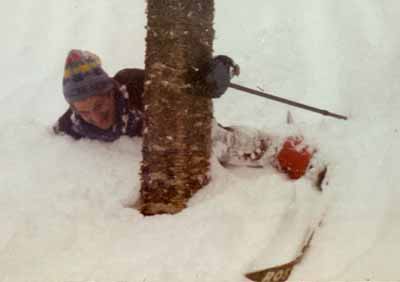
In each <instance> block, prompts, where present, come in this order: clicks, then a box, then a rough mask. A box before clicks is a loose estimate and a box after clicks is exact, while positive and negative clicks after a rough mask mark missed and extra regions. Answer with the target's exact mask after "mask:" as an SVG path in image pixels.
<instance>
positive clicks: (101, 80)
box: [63, 50, 114, 104]
mask: <svg viewBox="0 0 400 282" xmlns="http://www.w3.org/2000/svg"><path fill="white" fill-rule="evenodd" d="M113 87H114V84H113V80H112V79H111V78H110V77H109V76H108V75H107V73H106V72H105V71H104V70H103V69H102V67H101V61H100V58H99V57H98V56H97V55H95V54H93V53H90V52H88V51H82V50H71V51H70V52H69V53H68V56H67V59H66V60H65V70H64V79H63V92H64V97H65V99H66V100H67V102H68V103H70V104H71V103H72V102H75V101H78V100H82V99H85V98H88V97H90V96H94V95H98V94H99V93H107V91H108V90H111V89H112V88H113Z"/></svg>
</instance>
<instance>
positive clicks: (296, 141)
mask: <svg viewBox="0 0 400 282" xmlns="http://www.w3.org/2000/svg"><path fill="white" fill-rule="evenodd" d="M302 142H303V138H300V137H289V138H288V139H286V141H285V143H284V144H283V146H282V149H281V150H280V151H279V152H278V155H277V157H276V158H277V160H278V163H279V168H280V169H281V170H282V171H283V172H285V173H286V174H287V175H288V176H289V178H291V179H298V178H300V177H302V176H303V175H304V174H305V172H306V170H307V167H308V164H309V163H310V160H311V158H312V155H313V153H312V152H310V150H309V148H308V146H301V143H302Z"/></svg>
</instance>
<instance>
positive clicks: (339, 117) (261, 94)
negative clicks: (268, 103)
mask: <svg viewBox="0 0 400 282" xmlns="http://www.w3.org/2000/svg"><path fill="white" fill-rule="evenodd" d="M229 87H231V88H234V89H237V90H240V91H243V92H247V93H250V94H253V95H257V96H261V97H264V98H267V99H270V100H274V101H278V102H281V103H284V104H288V105H291V106H294V107H298V108H302V109H305V110H308V111H311V112H315V113H319V114H322V115H324V116H331V117H334V118H337V119H344V120H347V119H348V118H347V117H346V116H343V115H339V114H335V113H331V112H328V111H327V110H322V109H319V108H315V107H311V106H308V105H305V104H302V103H299V102H295V101H291V100H288V99H285V98H281V97H277V96H275V95H272V94H268V93H265V92H261V91H258V90H254V89H251V88H247V87H244V86H241V85H239V84H235V83H229Z"/></svg>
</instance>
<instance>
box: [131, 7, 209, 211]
mask: <svg viewBox="0 0 400 282" xmlns="http://www.w3.org/2000/svg"><path fill="white" fill-rule="evenodd" d="M213 17H214V1H213V0H148V1H147V20H148V25H147V38H146V59H145V72H146V79H145V90H144V105H145V119H144V126H145V127H144V128H145V129H144V133H143V151H142V154H143V162H142V167H141V181H142V182H141V191H140V201H139V202H140V204H139V206H138V208H139V209H140V211H141V212H142V213H143V214H145V215H154V214H161V213H171V214H173V213H177V212H179V211H181V210H182V209H184V208H185V207H186V203H187V201H188V200H189V199H190V197H191V196H192V195H193V194H194V193H195V192H196V191H198V190H199V189H200V188H201V187H202V186H204V185H205V184H207V183H208V182H209V157H210V152H211V120H212V101H211V99H210V98H205V97H204V96H202V92H204V91H207V90H206V88H205V87H202V85H201V83H198V69H199V68H200V67H201V66H203V65H204V64H206V63H207V62H208V61H209V60H210V59H211V56H212V43H213V38H214V29H213V26H212V24H213ZM194 93H195V94H196V95H195V94H194ZM203 94H205V93H203Z"/></svg>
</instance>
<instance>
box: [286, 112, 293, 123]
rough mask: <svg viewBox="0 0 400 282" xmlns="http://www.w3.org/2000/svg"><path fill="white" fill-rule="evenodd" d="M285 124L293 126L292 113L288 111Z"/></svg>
mask: <svg viewBox="0 0 400 282" xmlns="http://www.w3.org/2000/svg"><path fill="white" fill-rule="evenodd" d="M286 123H287V124H293V123H294V119H293V116H292V113H291V112H290V111H288V112H287V114H286Z"/></svg>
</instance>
